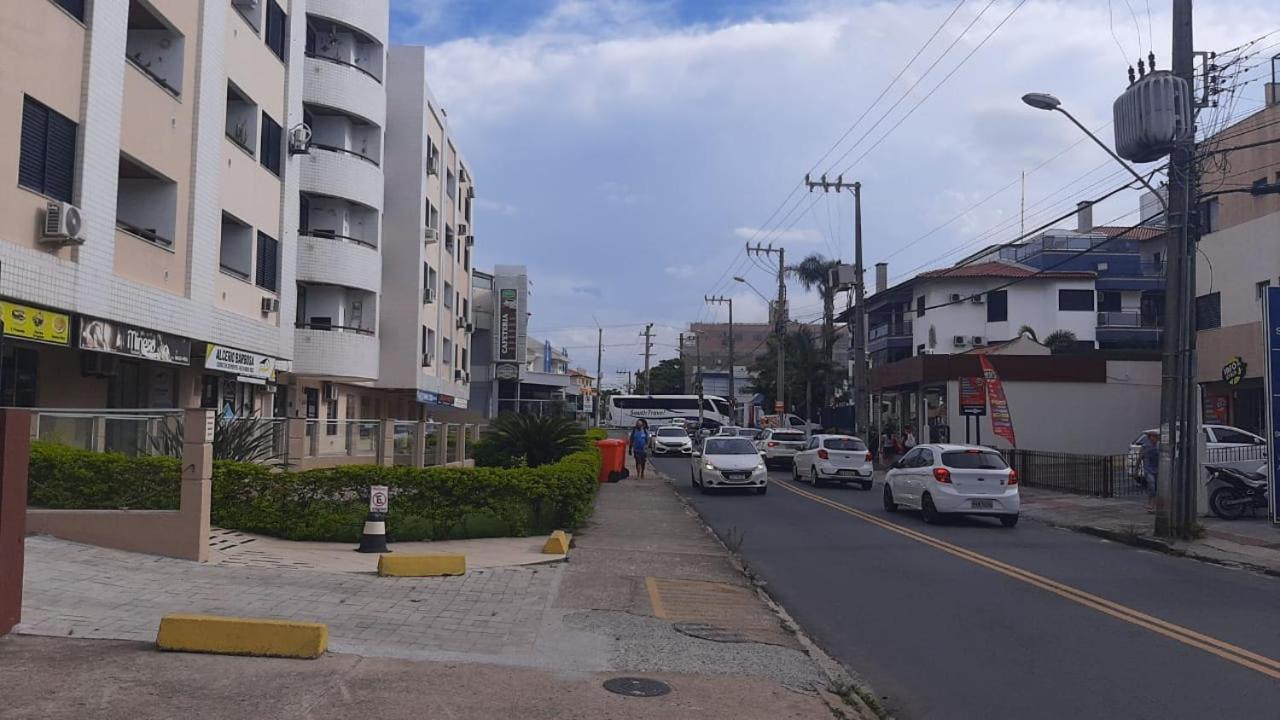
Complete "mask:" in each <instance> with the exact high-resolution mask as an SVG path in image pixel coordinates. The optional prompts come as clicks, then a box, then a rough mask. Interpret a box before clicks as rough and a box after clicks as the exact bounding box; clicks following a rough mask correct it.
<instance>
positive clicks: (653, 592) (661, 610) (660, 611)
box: [644, 577, 667, 620]
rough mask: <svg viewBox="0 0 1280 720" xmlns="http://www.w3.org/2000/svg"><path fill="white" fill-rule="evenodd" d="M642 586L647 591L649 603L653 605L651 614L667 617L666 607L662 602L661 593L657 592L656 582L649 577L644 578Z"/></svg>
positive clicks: (657, 616) (662, 617) (664, 618)
mask: <svg viewBox="0 0 1280 720" xmlns="http://www.w3.org/2000/svg"><path fill="white" fill-rule="evenodd" d="M644 587H645V589H646V590H648V591H649V604H650V605H652V606H653V616H654V617H656V618H661V619H663V620H666V619H667V607H666V606H665V605H663V604H662V594H661V593H659V592H658V583H657V581H656V580H654V579H653V578H651V577H647V578H645V579H644Z"/></svg>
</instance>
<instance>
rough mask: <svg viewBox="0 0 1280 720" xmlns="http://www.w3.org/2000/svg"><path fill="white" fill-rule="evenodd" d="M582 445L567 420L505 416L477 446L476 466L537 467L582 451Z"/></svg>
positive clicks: (583, 438)
mask: <svg viewBox="0 0 1280 720" xmlns="http://www.w3.org/2000/svg"><path fill="white" fill-rule="evenodd" d="M585 444H586V436H584V435H583V433H582V428H580V427H578V426H577V425H576V424H575V423H574V422H573V421H572V420H570V419H568V418H565V417H552V416H547V417H539V416H537V415H524V414H516V413H504V414H502V415H499V416H498V418H497V419H496V420H494V421H493V424H491V425H490V426H489V433H488V435H486V436H485V437H484V439H482V440H481V441H480V442H479V443H477V445H476V448H475V452H476V463H477V464H478V465H483V466H491V467H492V466H496V467H511V466H513V465H521V464H526V465H528V466H529V467H538V466H539V465H547V464H549V463H553V462H556V461H557V460H559V459H560V458H562V457H564V456H565V455H568V454H569V453H571V452H575V451H577V450H581V449H582V448H583V447H584V446H585Z"/></svg>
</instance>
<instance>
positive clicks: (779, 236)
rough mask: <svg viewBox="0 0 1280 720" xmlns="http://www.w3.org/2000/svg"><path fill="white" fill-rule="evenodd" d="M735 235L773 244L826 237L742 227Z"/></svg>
mask: <svg viewBox="0 0 1280 720" xmlns="http://www.w3.org/2000/svg"><path fill="white" fill-rule="evenodd" d="M733 234H734V236H736V237H740V238H746V239H747V240H750V241H755V240H760V241H761V242H765V241H767V242H772V243H820V242H823V238H824V237H825V236H824V235H823V234H822V233H821V232H819V231H817V230H811V229H809V228H789V229H787V230H775V229H771V228H754V227H740V228H734V229H733ZM726 387H728V386H726Z"/></svg>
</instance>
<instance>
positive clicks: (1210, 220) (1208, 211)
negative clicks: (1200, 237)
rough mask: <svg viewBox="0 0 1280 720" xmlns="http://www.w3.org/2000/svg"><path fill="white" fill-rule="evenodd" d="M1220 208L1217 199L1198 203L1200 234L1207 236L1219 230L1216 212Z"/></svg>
mask: <svg viewBox="0 0 1280 720" xmlns="http://www.w3.org/2000/svg"><path fill="white" fill-rule="evenodd" d="M1219 209H1220V206H1219V204H1218V198H1209V199H1208V200H1205V201H1204V202H1202V203H1200V232H1201V233H1203V234H1205V235H1208V234H1209V233H1213V232H1218V231H1219V230H1221V229H1222V228H1221V226H1220V221H1219V219H1218V211H1219Z"/></svg>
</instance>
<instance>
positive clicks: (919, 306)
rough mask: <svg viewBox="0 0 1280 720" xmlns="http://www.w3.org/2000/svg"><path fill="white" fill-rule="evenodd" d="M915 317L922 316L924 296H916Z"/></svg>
mask: <svg viewBox="0 0 1280 720" xmlns="http://www.w3.org/2000/svg"><path fill="white" fill-rule="evenodd" d="M916 317H924V296H923V295H921V296H919V297H917V298H916Z"/></svg>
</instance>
